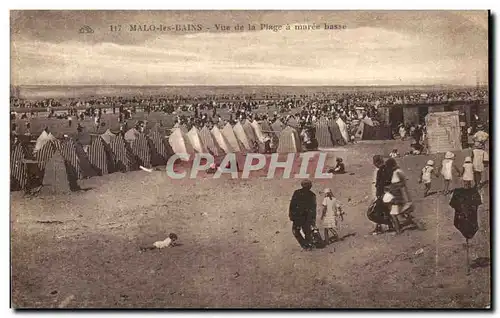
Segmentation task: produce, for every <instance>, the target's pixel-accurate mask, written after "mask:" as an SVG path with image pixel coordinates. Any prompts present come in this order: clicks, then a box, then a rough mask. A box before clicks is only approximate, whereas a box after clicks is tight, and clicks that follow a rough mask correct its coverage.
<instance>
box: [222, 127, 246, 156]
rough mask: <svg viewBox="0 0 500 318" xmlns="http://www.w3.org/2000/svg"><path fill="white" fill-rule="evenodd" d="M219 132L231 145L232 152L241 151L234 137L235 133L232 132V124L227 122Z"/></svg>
mask: <svg viewBox="0 0 500 318" xmlns="http://www.w3.org/2000/svg"><path fill="white" fill-rule="evenodd" d="M221 133H222V135H223V136H224V137H225V138H226V140H227V141H228V143H229V145H231V148H232V150H233V152H240V151H242V149H241V147H240V143H239V142H238V138H236V135H235V134H234V130H233V126H231V124H230V123H227V124H226V125H225V126H224V128H222V131H221Z"/></svg>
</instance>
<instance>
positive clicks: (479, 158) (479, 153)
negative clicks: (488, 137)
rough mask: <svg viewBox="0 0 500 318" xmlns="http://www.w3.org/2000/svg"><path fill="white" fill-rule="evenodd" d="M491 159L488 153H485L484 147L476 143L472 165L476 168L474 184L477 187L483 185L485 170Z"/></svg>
mask: <svg viewBox="0 0 500 318" xmlns="http://www.w3.org/2000/svg"><path fill="white" fill-rule="evenodd" d="M489 161H490V159H489V156H488V153H487V152H486V151H484V145H483V144H481V143H478V142H476V144H475V146H474V150H472V165H473V167H474V184H475V186H476V187H479V186H480V185H481V181H482V175H483V172H484V170H485V169H484V168H485V167H487V166H488V163H489Z"/></svg>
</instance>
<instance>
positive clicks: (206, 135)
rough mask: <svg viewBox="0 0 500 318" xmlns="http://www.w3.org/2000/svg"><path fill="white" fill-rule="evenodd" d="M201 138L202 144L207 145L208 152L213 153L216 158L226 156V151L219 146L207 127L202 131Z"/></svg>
mask: <svg viewBox="0 0 500 318" xmlns="http://www.w3.org/2000/svg"><path fill="white" fill-rule="evenodd" d="M199 135H200V138H201V142H202V143H203V144H204V145H205V147H206V148H207V150H209V151H210V152H211V153H213V154H214V155H215V156H222V155H224V150H222V149H221V147H219V144H218V143H217V141H216V140H215V138H214V136H213V135H212V133H211V132H210V130H209V129H208V128H207V127H203V128H202V129H201V130H200V134H199Z"/></svg>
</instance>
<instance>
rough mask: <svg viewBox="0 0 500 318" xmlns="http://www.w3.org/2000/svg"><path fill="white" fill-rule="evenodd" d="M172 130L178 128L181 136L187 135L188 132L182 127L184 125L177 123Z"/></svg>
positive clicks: (184, 126)
mask: <svg viewBox="0 0 500 318" xmlns="http://www.w3.org/2000/svg"><path fill="white" fill-rule="evenodd" d="M174 128H179V129H180V130H181V131H182V133H183V134H187V133H188V132H189V131H188V129H187V127H186V125H184V124H179V123H177V124H175V125H174Z"/></svg>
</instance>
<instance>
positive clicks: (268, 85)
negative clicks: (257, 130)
mask: <svg viewBox="0 0 500 318" xmlns="http://www.w3.org/2000/svg"><path fill="white" fill-rule="evenodd" d="M10 86H14V87H23V86H24V87H26V86H35V87H36V86H44V87H67V86H69V87H82V86H103V87H104V86H115V87H117V86H122V87H200V86H204V87H252V86H253V87H385V86H392V87H397V86H420V87H422V86H461V87H477V86H489V84H480V85H477V84H476V85H474V84H365V85H363V84H351V85H349V84H338V85H334V84H331V85H330V84H326V85H314V84H289V85H282V84H214V85H210V84H10Z"/></svg>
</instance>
